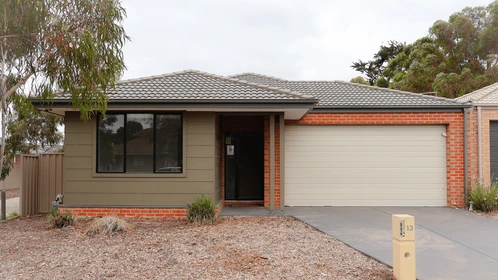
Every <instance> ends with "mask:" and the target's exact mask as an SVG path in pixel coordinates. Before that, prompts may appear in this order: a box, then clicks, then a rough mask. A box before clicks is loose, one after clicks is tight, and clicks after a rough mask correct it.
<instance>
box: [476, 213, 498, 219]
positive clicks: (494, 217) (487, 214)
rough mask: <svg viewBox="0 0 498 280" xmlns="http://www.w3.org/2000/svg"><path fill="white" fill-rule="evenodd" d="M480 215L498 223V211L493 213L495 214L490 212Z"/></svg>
mask: <svg viewBox="0 0 498 280" xmlns="http://www.w3.org/2000/svg"><path fill="white" fill-rule="evenodd" d="M480 214H481V215H483V216H485V217H488V218H490V219H493V220H497V221H498V211H493V212H489V213H480Z"/></svg>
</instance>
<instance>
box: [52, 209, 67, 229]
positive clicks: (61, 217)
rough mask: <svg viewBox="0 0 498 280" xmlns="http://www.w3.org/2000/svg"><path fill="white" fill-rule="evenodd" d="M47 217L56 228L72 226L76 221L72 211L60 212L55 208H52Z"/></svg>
mask: <svg viewBox="0 0 498 280" xmlns="http://www.w3.org/2000/svg"><path fill="white" fill-rule="evenodd" d="M47 217H48V220H49V222H50V224H51V225H52V226H53V227H54V228H63V227H66V226H70V225H72V224H73V222H74V217H73V215H72V214H71V213H70V212H60V211H59V210H55V209H50V210H49V211H48V216H47Z"/></svg>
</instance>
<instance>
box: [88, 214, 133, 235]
mask: <svg viewBox="0 0 498 280" xmlns="http://www.w3.org/2000/svg"><path fill="white" fill-rule="evenodd" d="M131 228H132V226H131V225H130V224H129V223H128V222H127V221H125V220H124V219H122V218H118V217H114V216H107V217H102V218H97V219H95V220H93V222H91V223H90V225H89V226H88V227H87V228H86V230H85V234H86V235H88V236H93V235H96V234H103V235H110V234H113V233H119V232H127V231H130V230H131Z"/></svg>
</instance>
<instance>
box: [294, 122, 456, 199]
mask: <svg viewBox="0 0 498 280" xmlns="http://www.w3.org/2000/svg"><path fill="white" fill-rule="evenodd" d="M463 118H464V114H463V112H392V113H388V112H381V113H310V114H307V115H306V116H304V117H303V118H302V119H301V120H296V121H294V120H292V121H289V120H288V121H285V124H286V125H446V182H447V183H446V186H447V188H446V195H447V206H449V207H464V206H465V182H464V181H465V176H464V175H465V174H464V173H465V171H464V137H463V130H464V126H463Z"/></svg>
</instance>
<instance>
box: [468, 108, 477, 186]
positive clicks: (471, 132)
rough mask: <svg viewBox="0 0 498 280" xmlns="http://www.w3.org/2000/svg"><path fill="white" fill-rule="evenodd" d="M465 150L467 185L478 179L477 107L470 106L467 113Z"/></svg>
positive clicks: (474, 182)
mask: <svg viewBox="0 0 498 280" xmlns="http://www.w3.org/2000/svg"><path fill="white" fill-rule="evenodd" d="M467 120H468V130H467V152H468V161H467V164H468V174H469V178H468V180H469V182H468V183H469V186H472V185H474V184H476V183H477V182H478V181H479V155H478V141H477V140H478V137H477V109H475V108H472V109H470V110H469V113H468V115H467Z"/></svg>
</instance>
